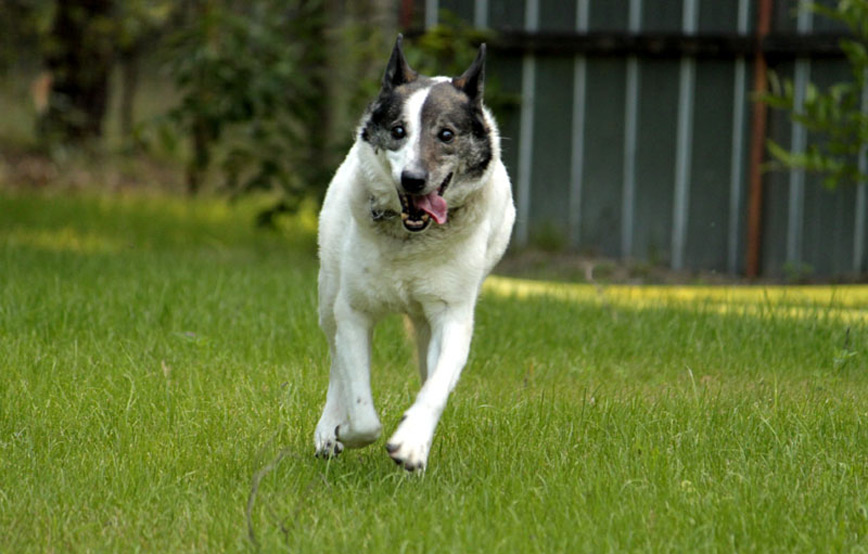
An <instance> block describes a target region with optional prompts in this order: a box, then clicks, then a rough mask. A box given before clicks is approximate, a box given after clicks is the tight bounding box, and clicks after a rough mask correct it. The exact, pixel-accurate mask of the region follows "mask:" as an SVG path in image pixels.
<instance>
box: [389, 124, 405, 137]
mask: <svg viewBox="0 0 868 554" xmlns="http://www.w3.org/2000/svg"><path fill="white" fill-rule="evenodd" d="M405 136H407V131H405V130H404V126H403V125H395V126H394V127H392V138H393V139H395V140H401V139H402V138H404V137H405Z"/></svg>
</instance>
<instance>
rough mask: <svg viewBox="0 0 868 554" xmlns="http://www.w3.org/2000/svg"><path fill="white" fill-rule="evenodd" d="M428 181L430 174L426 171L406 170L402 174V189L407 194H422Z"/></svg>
mask: <svg viewBox="0 0 868 554" xmlns="http://www.w3.org/2000/svg"><path fill="white" fill-rule="evenodd" d="M427 180H428V172H427V171H425V170H424V169H405V170H404V171H402V172H401V187H403V188H404V191H405V192H409V193H416V192H421V191H422V189H424V188H425V182H426V181H427Z"/></svg>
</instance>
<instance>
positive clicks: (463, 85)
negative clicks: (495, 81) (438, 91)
mask: <svg viewBox="0 0 868 554" xmlns="http://www.w3.org/2000/svg"><path fill="white" fill-rule="evenodd" d="M452 84H453V85H454V86H455V88H457V89H458V90H460V91H462V92H464V94H466V95H467V96H469V97H470V101H471V102H472V103H473V104H475V105H481V104H482V91H483V87H484V85H485V43H483V44H481V45H480V46H479V52H478V53H477V54H476V59H475V60H473V63H472V64H470V67H468V68H467V71H465V72H464V73H462V74H461V76H460V77H454V78H453V79H452Z"/></svg>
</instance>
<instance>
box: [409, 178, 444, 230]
mask: <svg viewBox="0 0 868 554" xmlns="http://www.w3.org/2000/svg"><path fill="white" fill-rule="evenodd" d="M451 181H452V173H450V174H449V175H447V176H446V178H445V179H443V184H441V185H440V188H438V189H437V190H436V191H434V192H432V193H430V194H399V195H398V196H400V198H401V221H402V222H403V223H404V228H405V229H407V230H408V231H413V232H418V231H424V230H425V229H427V228H428V225H430V224H431V220H432V219H433V220H434V221H435V222H437V224H438V225H443V224H444V223H446V217H447V213H448V211H449V207H448V206H447V205H446V200H444V199H443V193H444V192H445V191H446V187H447V186H449V183H450V182H451Z"/></svg>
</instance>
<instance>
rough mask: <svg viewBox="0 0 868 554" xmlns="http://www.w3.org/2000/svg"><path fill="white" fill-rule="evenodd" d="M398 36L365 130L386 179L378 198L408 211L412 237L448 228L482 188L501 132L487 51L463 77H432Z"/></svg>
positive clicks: (365, 144) (370, 151)
mask: <svg viewBox="0 0 868 554" xmlns="http://www.w3.org/2000/svg"><path fill="white" fill-rule="evenodd" d="M401 41H402V37H401V35H398V39H397V41H396V42H395V47H394V49H393V50H392V56H391V58H390V59H389V63H388V66H387V67H386V72H385V74H384V76H383V83H382V88H381V90H380V94H379V96H378V97H377V99H376V100H375V101H374V102H373V103H372V104H371V106H370V107H369V108H368V111H367V113H366V115H365V118H364V120H363V121H362V125H361V128H360V139H361V141H362V142H363V149H364V150H365V152H366V153H367V154H368V155H371V156H373V158H374V159H373V160H372V162H373V163H374V164H376V166H377V168H376V171H377V173H379V175H378V178H377V179H373V181H375V182H374V183H372V186H374V187H381V188H382V189H383V190H375V191H371V192H372V194H373V195H374V196H378V197H380V199H381V201H382V202H388V204H389V205H391V206H393V208H389V209H395V211H397V210H398V209H400V213H401V218H402V221H403V224H404V227H405V228H406V229H407V230H408V231H422V230H424V229H426V228H427V227H428V226H429V225H430V223H431V220H433V221H435V222H436V223H437V224H441V225H442V224H444V223H446V222H447V220H448V217H449V209H450V208H454V207H458V206H460V205H461V204H462V203H463V201H464V200H465V199H466V198H467V197H468V196H469V194H471V193H472V192H473V191H474V190H476V189H478V188H479V187H481V186H482V183H483V181H484V180H483V176H484V175H485V173H486V170H487V169H488V167H489V166H490V165H491V161H492V158H493V156H494V155H495V154H496V150H495V149H496V148H497V145H496V130H493V122H492V120H491V118H490V116H488V114H487V113H486V111H485V108H484V107H483V104H482V92H483V82H484V76H485V45H484V44H483V45H482V46H480V48H479V52H478V54H477V56H476V59H475V60H474V62H473V63H472V64H471V65H470V67H469V68H468V69H467V71H465V72H464V73H463V74H462V75H460V76H458V77H453V78H449V77H425V76H422V75H419V74H418V73H417V72H415V71H414V70H413V69H411V68H410V65H409V64H408V63H407V60H406V58H405V57H404V51H403V49H402V47H401Z"/></svg>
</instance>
